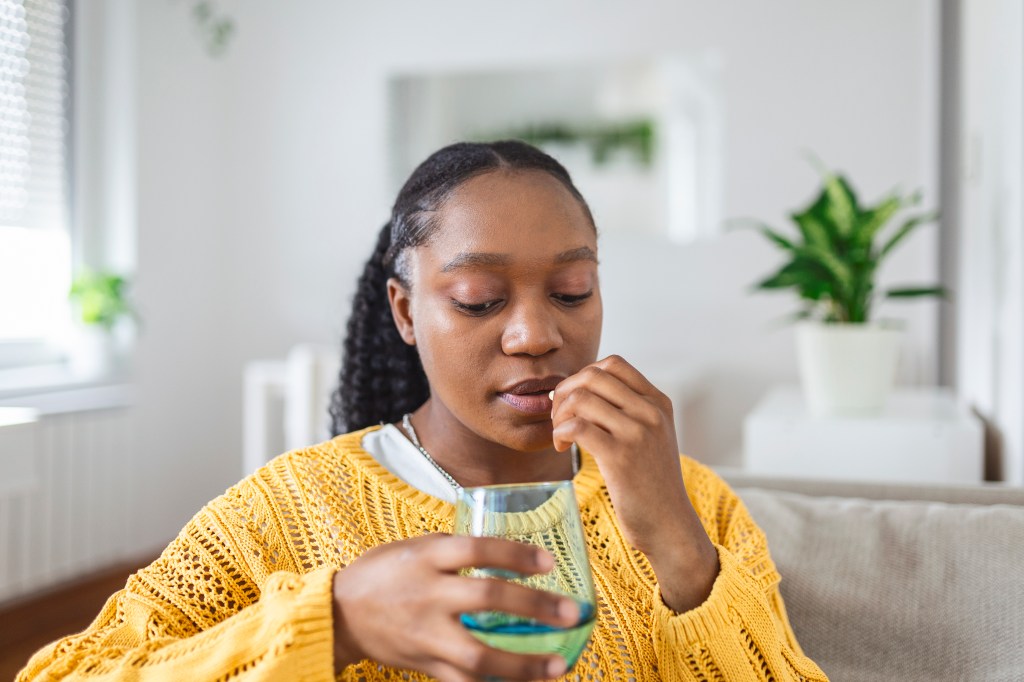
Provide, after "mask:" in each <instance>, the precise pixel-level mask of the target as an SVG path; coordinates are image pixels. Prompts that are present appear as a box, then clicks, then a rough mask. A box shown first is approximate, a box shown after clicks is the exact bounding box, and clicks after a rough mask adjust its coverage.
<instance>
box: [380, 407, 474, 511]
mask: <svg viewBox="0 0 1024 682" xmlns="http://www.w3.org/2000/svg"><path fill="white" fill-rule="evenodd" d="M362 445H363V449H364V450H366V451H367V452H368V453H370V454H371V455H372V456H373V458H374V459H375V460H377V462H379V463H380V464H381V465H382V466H383V467H384V468H385V469H387V470H388V471H390V472H391V473H393V474H394V475H395V476H398V477H399V478H400V479H402V480H403V481H405V482H406V483H408V484H409V485H411V486H412V487H413V488H416V489H417V490H419V491H422V492H425V493H426V494H428V495H432V496H434V497H437V498H440V499H442V500H444V501H445V502H451V503H452V504H455V501H456V496H455V489H454V488H453V487H452V484H451V483H449V482H448V479H447V478H445V477H444V476H442V475H441V472H440V471H438V470H437V469H435V468H434V465H433V464H431V463H430V462H428V461H427V458H426V457H424V456H423V453H422V452H420V451H419V450H418V449H417V448H416V446H415V445H413V444H412V442H410V441H409V439H408V438H406V437H405V436H404V435H403V434H402V432H401V431H399V430H398V429H397V428H396V427H395V425H394V424H386V425H385V426H383V427H382V428H380V429H377V430H376V431H371V432H369V433H367V434H366V435H364V436H363V443H362Z"/></svg>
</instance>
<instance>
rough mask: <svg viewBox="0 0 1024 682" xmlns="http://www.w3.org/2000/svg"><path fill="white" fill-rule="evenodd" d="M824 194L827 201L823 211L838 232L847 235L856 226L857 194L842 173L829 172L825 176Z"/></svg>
mask: <svg viewBox="0 0 1024 682" xmlns="http://www.w3.org/2000/svg"><path fill="white" fill-rule="evenodd" d="M825 194H826V196H827V197H828V203H827V204H826V206H825V211H826V212H827V213H828V215H829V217H830V218H831V219H832V224H833V225H835V226H836V230H837V231H838V234H839V235H840V236H842V237H849V236H851V235H852V234H853V231H854V229H855V228H856V226H857V214H858V209H857V196H856V195H855V194H854V192H853V188H852V187H850V184H849V183H848V182H847V181H846V178H844V177H843V176H842V175H837V174H835V173H829V174H828V175H826V176H825Z"/></svg>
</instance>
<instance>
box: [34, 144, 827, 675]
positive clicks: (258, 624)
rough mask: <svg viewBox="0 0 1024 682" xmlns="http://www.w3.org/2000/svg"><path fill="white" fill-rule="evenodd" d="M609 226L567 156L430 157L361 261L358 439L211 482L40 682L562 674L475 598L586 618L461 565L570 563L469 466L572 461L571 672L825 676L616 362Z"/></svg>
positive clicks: (354, 420) (348, 392) (731, 501)
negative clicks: (581, 621) (477, 492)
mask: <svg viewBox="0 0 1024 682" xmlns="http://www.w3.org/2000/svg"><path fill="white" fill-rule="evenodd" d="M597 252H598V248H597V234H596V230H595V226H594V221H593V219H592V217H591V215H590V212H589V210H588V208H587V205H586V203H585V202H584V200H583V198H582V197H581V196H580V194H579V192H578V191H577V190H576V188H575V187H574V186H573V184H572V182H571V180H570V178H569V176H568V174H567V173H566V171H565V170H564V169H563V168H562V167H561V166H560V165H559V164H558V163H557V162H556V161H555V160H554V159H552V158H550V157H548V156H547V155H545V154H543V153H542V152H540V151H539V150H537V149H534V148H533V147H530V146H528V145H525V144H523V143H519V142H496V143H492V144H456V145H452V146H450V147H446V148H444V149H442V150H440V151H439V152H437V153H435V154H434V155H432V156H431V157H430V158H429V159H427V160H426V161H425V162H424V163H423V164H422V165H421V166H420V167H419V168H417V169H416V171H415V172H414V173H413V174H412V176H411V177H410V178H409V180H408V182H407V183H406V184H405V186H404V187H403V188H402V190H401V192H400V194H399V196H398V199H397V201H396V203H395V206H394V209H393V212H392V216H391V220H390V222H388V224H387V225H385V226H384V229H383V230H382V231H381V233H380V237H379V239H378V242H377V246H376V249H375V251H374V253H373V255H372V256H371V258H370V260H369V262H368V263H367V265H366V269H365V271H364V273H363V276H362V278H361V279H360V282H359V290H358V293H357V294H356V298H355V302H354V306H353V312H352V317H351V320H350V322H349V326H348V336H347V339H346V341H345V360H344V364H343V368H342V372H341V382H340V388H339V391H338V393H337V395H336V396H335V400H334V404H333V406H332V414H333V416H334V420H335V421H334V423H335V430H336V432H338V433H342V432H344V431H348V433H345V434H344V435H338V436H337V437H335V438H334V439H332V440H330V441H328V442H326V443H322V444H320V445H316V446H313V447H310V448H307V449H304V450H299V451H294V452H290V453H286V454H285V455H282V456H281V457H278V458H276V459H275V460H273V461H272V462H271V463H270V464H268V465H267V466H265V467H263V468H262V469H260V470H259V471H258V472H256V473H255V474H253V475H252V476H250V477H249V478H247V479H245V480H244V481H242V482H241V483H239V484H238V485H236V486H235V487H233V488H231V489H230V490H228V491H227V492H226V493H225V494H224V495H223V496H221V497H219V498H217V499H216V500H214V501H212V502H211V503H210V504H209V505H207V506H206V507H205V508H204V509H203V510H202V511H200V512H199V513H198V514H197V515H196V516H195V518H194V519H193V520H192V521H191V522H190V523H189V524H188V525H187V526H186V527H185V529H184V530H183V531H182V533H181V534H180V535H179V537H178V538H177V539H176V540H175V541H174V542H173V543H172V544H171V545H170V546H169V547H168V548H167V549H166V550H165V552H164V553H163V554H162V555H161V557H160V558H159V559H158V560H157V561H156V562H154V563H153V564H152V565H150V566H149V567H147V568H145V569H143V570H142V571H140V572H139V573H137V574H136V575H134V576H132V577H131V578H130V579H129V581H128V584H127V585H126V587H125V589H124V590H122V591H121V592H118V593H117V594H115V595H114V596H113V597H111V599H110V600H109V601H108V603H107V605H106V607H105V608H104V609H103V611H102V613H101V614H100V615H99V617H98V618H97V619H96V620H95V622H94V623H93V624H92V625H91V626H90V627H89V629H88V630H87V631H85V632H84V633H82V634H79V635H75V636H72V637H68V638H66V639H64V640H61V641H59V642H56V643H55V644H52V645H50V646H49V647H47V648H46V649H44V650H43V651H41V652H39V653H38V654H37V655H36V656H35V657H34V658H33V659H32V660H31V662H30V663H29V666H28V667H27V668H26V669H25V671H23V672H22V674H21V676H20V678H19V679H21V680H36V679H39V680H41V679H57V678H63V677H67V678H70V679H94V678H95V679H116V678H120V677H124V678H126V679H127V678H131V679H140V680H146V679H160V680H180V679H196V680H208V679H209V680H229V679H235V678H239V679H241V678H245V679H267V680H270V679H281V680H329V679H334V678H335V676H340V677H341V678H342V679H346V680H349V679H350V680H367V681H369V680H388V679H421V678H422V677H423V676H424V675H427V676H431V677H436V678H439V679H442V680H476V679H485V678H494V677H499V678H503V679H516V680H532V679H546V678H553V677H558V676H559V675H562V674H563V673H564V672H565V663H564V661H563V660H562V659H561V658H559V657H557V656H541V655H523V654H513V653H509V652H504V651H498V650H495V649H491V648H488V647H486V646H485V645H483V644H482V643H481V642H479V641H478V640H476V639H475V638H474V637H473V636H471V635H470V634H469V632H468V631H467V630H465V629H464V628H463V626H462V625H461V624H460V622H459V614H461V613H463V612H466V611H475V610H497V611H509V612H514V613H517V614H522V615H525V616H529V617H532V618H536V619H539V620H540V621H543V622H545V623H548V624H551V625H556V626H570V625H574V624H575V623H576V622H577V619H578V617H579V613H578V607H577V606H576V604H575V603H574V602H573V601H572V600H569V599H565V598H561V597H558V596H555V595H552V594H548V593H543V592H537V591H534V590H531V589H528V588H526V587H524V586H521V585H516V584H512V583H509V582H505V581H500V580H480V579H475V578H471V577H465V576H462V575H460V574H459V571H460V569H462V568H465V567H470V566H489V567H495V568H504V569H508V570H510V571H515V572H519V573H525V574H532V573H539V572H544V571H547V570H549V569H550V568H551V566H552V560H551V557H550V556H549V555H547V554H544V553H543V552H541V551H540V550H537V549H535V548H532V547H530V546H527V545H521V544H517V543H513V542H509V541H505V540H499V539H494V538H466V537H454V536H451V535H448V534H446V533H447V532H448V531H450V529H451V527H452V520H453V512H454V507H453V505H452V502H453V501H454V499H455V497H456V491H457V490H458V488H459V487H460V486H475V485H485V484H496V483H513V482H524V481H542V480H557V479H568V478H572V479H573V480H574V482H575V488H576V491H577V497H578V501H579V504H580V511H581V516H582V518H583V522H584V528H585V532H586V535H587V542H588V548H589V552H590V560H591V564H592V566H593V570H594V581H595V585H596V588H597V593H598V597H597V601H598V604H597V619H596V627H595V629H594V632H593V636H592V639H591V642H590V644H589V645H588V647H587V649H586V650H585V651H584V653H583V654H582V656H581V657H580V659H579V661H578V663H577V664H576V666H575V668H574V669H573V670H572V671H571V673H570V674H569V676H568V678H569V679H581V680H584V679H585V680H598V679H603V680H620V679H621V680H627V679H628V680H637V681H644V680H718V679H728V680H822V679H825V677H824V675H823V674H822V672H821V671H820V670H819V669H818V668H817V666H815V665H814V663H813V662H812V661H810V660H809V659H808V658H806V657H805V656H804V655H803V653H802V652H801V650H800V647H799V645H798V644H797V642H796V639H795V638H794V636H793V632H792V630H791V628H790V626H789V623H788V622H787V619H786V614H785V610H784V607H783V604H782V599H781V598H780V596H779V591H778V582H779V576H778V574H777V573H776V571H775V568H774V565H773V564H772V561H771V559H770V558H769V555H768V549H767V546H766V543H765V539H764V536H763V534H762V533H761V532H760V530H759V529H758V528H757V526H756V525H755V524H754V523H753V521H752V520H751V519H750V517H749V515H748V514H747V512H746V510H745V509H744V507H743V505H742V503H741V502H740V501H739V500H738V499H737V498H736V496H735V495H734V494H733V493H732V492H731V491H730V490H729V489H728V488H727V486H726V485H725V484H724V483H723V482H722V481H721V480H719V479H718V478H717V477H716V476H715V475H714V474H713V473H712V472H711V471H710V470H709V469H707V468H705V467H703V466H701V465H700V464H698V463H696V462H695V461H693V460H690V459H687V458H680V457H679V455H678V453H677V452H676V449H675V443H676V437H675V429H674V425H673V421H672V407H671V404H670V402H669V400H668V398H666V397H665V396H664V395H663V394H662V393H660V392H659V391H658V390H657V389H656V388H655V387H654V386H652V385H651V384H650V382H648V381H647V380H646V379H645V378H644V377H643V376H642V375H641V374H640V373H639V372H638V371H637V370H635V369H634V368H633V367H632V366H630V365H629V363H627V362H626V361H625V360H623V359H622V358H619V357H614V356H613V357H608V358H603V359H600V360H599V359H597V350H598V344H599V340H600V335H601V291H600V286H599V282H598V268H597Z"/></svg>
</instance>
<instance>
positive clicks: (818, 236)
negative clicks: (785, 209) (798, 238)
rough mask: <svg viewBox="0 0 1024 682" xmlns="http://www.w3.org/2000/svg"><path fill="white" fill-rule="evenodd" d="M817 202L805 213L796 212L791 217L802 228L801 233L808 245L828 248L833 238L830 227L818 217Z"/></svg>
mask: <svg viewBox="0 0 1024 682" xmlns="http://www.w3.org/2000/svg"><path fill="white" fill-rule="evenodd" d="M817 203H818V202H815V204H813V205H812V206H811V207H810V208H808V209H807V210H805V211H804V212H803V213H794V214H792V215H791V216H790V217H791V218H792V219H793V222H795V223H796V224H797V226H798V227H799V228H800V233H801V234H802V235H803V237H804V242H805V243H806V244H807V245H809V246H817V247H819V248H822V249H828V248H831V245H832V239H831V237H830V236H829V229H828V227H826V225H825V224H824V223H823V222H822V221H821V219H820V218H819V217H818V212H817V211H816V210H815V206H817Z"/></svg>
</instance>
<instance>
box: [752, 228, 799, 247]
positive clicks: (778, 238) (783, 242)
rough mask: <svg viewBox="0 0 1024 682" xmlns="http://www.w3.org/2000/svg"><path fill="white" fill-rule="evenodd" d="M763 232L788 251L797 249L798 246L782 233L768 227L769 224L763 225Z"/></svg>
mask: <svg viewBox="0 0 1024 682" xmlns="http://www.w3.org/2000/svg"><path fill="white" fill-rule="evenodd" d="M761 234H763V235H764V236H765V237H768V239H770V240H771V241H773V242H775V244H777V245H778V246H781V247H782V248H784V249H786V250H787V251H796V249H797V246H796V244H794V243H793V242H791V241H790V240H789V239H787V238H785V237H783V236H782V235H781V234H779V233H778V232H776V231H775V230H773V229H772V228H770V227H768V226H767V225H761Z"/></svg>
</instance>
